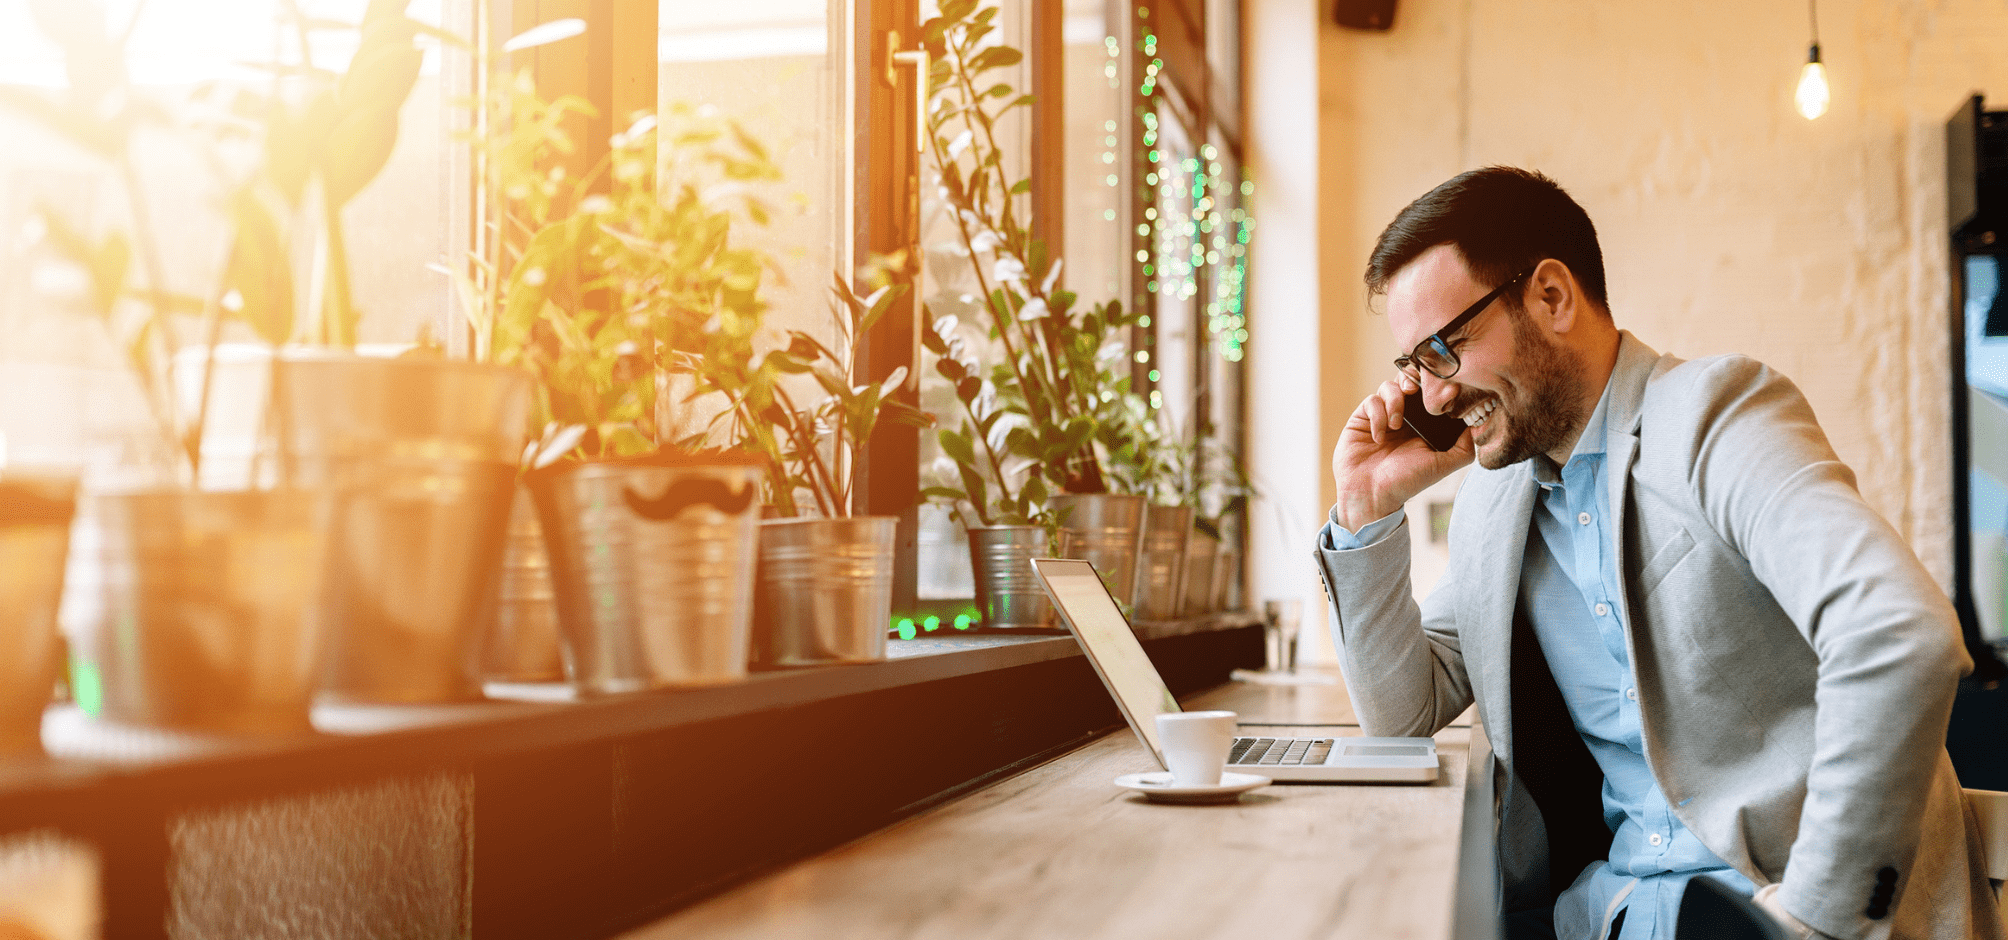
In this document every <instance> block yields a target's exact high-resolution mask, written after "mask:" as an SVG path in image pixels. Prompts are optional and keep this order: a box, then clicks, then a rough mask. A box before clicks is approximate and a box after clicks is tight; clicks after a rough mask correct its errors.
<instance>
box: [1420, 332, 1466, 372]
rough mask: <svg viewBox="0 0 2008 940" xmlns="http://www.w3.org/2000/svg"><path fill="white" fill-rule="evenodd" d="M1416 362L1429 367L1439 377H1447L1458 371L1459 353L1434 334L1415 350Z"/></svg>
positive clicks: (1426, 367)
mask: <svg viewBox="0 0 2008 940" xmlns="http://www.w3.org/2000/svg"><path fill="white" fill-rule="evenodd" d="M1415 364H1416V365H1419V366H1421V367H1423V368H1425V369H1428V370H1429V373H1430V374H1431V375H1434V376H1436V377H1437V378H1439V379H1447V378H1450V377H1451V376H1452V375H1455V374H1456V373H1457V354H1456V353H1453V352H1451V351H1450V349H1449V348H1448V347H1446V346H1444V344H1443V341H1442V340H1440V339H1437V338H1436V337H1434V336H1432V337H1430V339H1429V342H1427V343H1424V344H1422V348H1421V349H1418V350H1416V351H1415ZM1418 378H1419V376H1418Z"/></svg>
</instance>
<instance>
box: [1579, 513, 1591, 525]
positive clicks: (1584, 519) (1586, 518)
mask: <svg viewBox="0 0 2008 940" xmlns="http://www.w3.org/2000/svg"><path fill="white" fill-rule="evenodd" d="M1576 522H1577V523H1578V524H1581V525H1589V524H1590V514H1589V513H1586V512H1579V513H1576Z"/></svg>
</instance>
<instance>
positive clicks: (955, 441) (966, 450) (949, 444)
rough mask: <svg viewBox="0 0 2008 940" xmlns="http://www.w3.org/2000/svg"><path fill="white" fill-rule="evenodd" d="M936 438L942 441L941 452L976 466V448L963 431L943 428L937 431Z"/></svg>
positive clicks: (953, 458) (951, 458)
mask: <svg viewBox="0 0 2008 940" xmlns="http://www.w3.org/2000/svg"><path fill="white" fill-rule="evenodd" d="M935 439H936V440H939V441H940V442H941V452H942V453H944V454H947V455H948V457H949V459H950V460H953V461H955V462H956V463H958V464H965V465H969V466H975V464H976V448H975V445H973V444H971V443H970V442H969V438H968V437H967V436H966V435H964V434H963V433H962V432H961V431H955V430H951V429H948V428H942V429H941V430H939V431H937V432H935Z"/></svg>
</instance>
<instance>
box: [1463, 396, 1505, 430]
mask: <svg viewBox="0 0 2008 940" xmlns="http://www.w3.org/2000/svg"><path fill="white" fill-rule="evenodd" d="M1497 407H1499V399H1497V398H1488V399H1486V400H1485V401H1484V402H1483V403H1481V404H1478V405H1474V406H1472V408H1471V410H1470V411H1467V412H1465V413H1464V426H1465V427H1468V428H1475V427H1477V426H1479V425H1480V424H1483V423H1485V419H1486V418H1487V417H1490V416H1491V414H1492V409H1494V408H1497Z"/></svg>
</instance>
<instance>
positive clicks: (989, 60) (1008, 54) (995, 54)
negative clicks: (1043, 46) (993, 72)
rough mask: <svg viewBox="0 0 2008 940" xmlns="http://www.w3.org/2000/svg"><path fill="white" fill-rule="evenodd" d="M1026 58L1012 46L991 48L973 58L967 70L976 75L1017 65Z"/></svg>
mask: <svg viewBox="0 0 2008 940" xmlns="http://www.w3.org/2000/svg"><path fill="white" fill-rule="evenodd" d="M1024 58H1025V54H1024V53H1022V52H1019V51H1018V50H1016V49H1013V48H1011V47H1010V46H991V47H990V48H988V49H985V50H983V51H982V52H979V53H977V54H976V55H974V56H972V57H971V58H970V59H969V64H968V66H967V68H968V71H969V74H971V75H976V74H980V73H983V72H986V71H989V70H990V69H994V68H1003V67H1005V66H1011V65H1017V64H1018V63H1019V62H1021V61H1023V60H1024Z"/></svg>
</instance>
